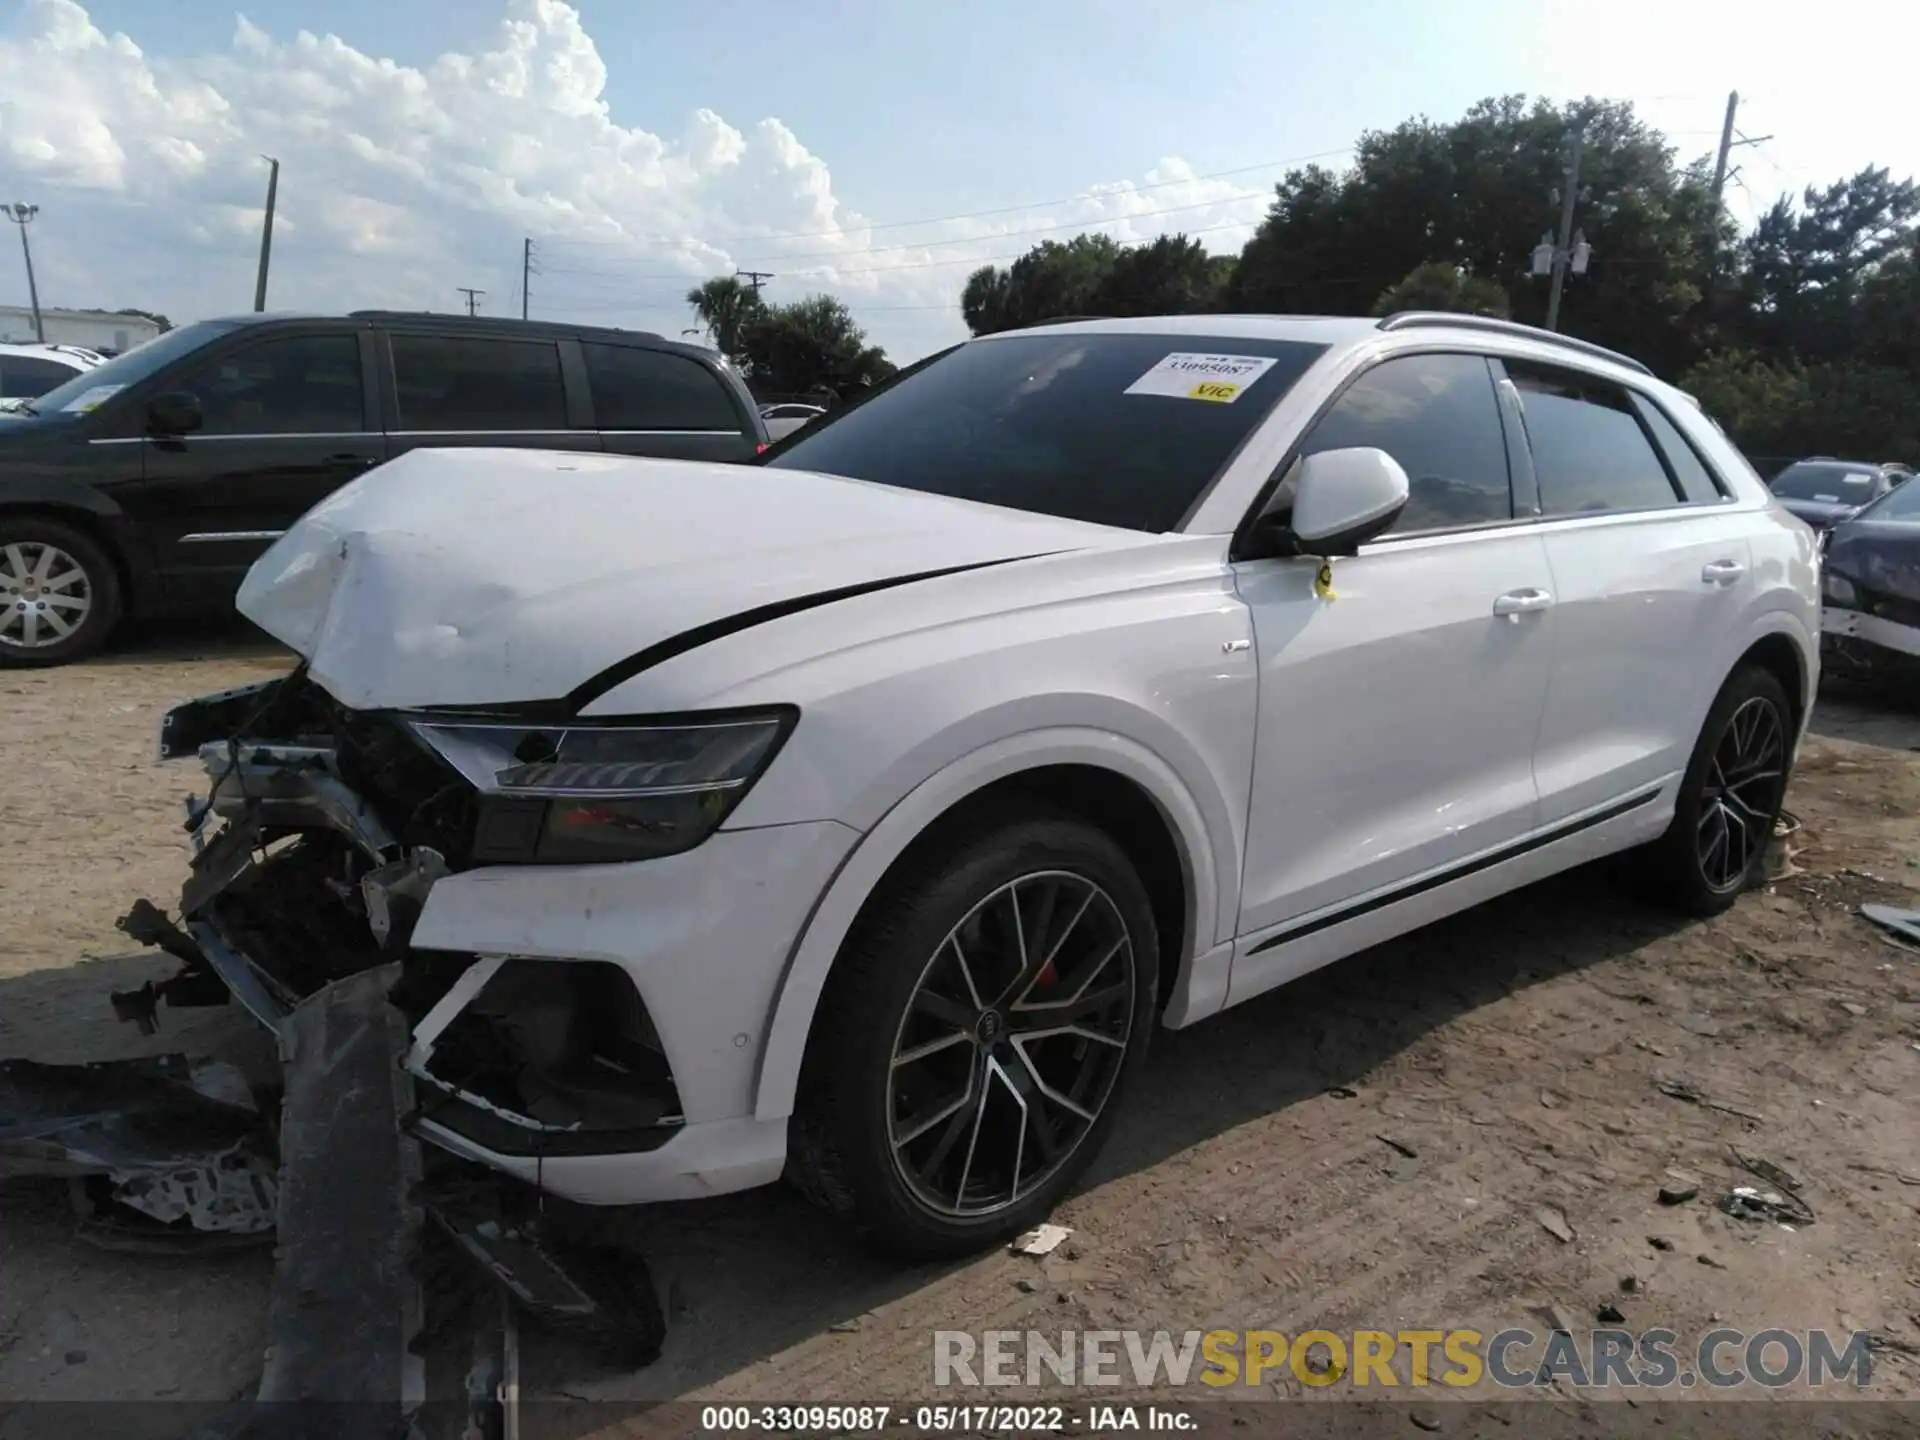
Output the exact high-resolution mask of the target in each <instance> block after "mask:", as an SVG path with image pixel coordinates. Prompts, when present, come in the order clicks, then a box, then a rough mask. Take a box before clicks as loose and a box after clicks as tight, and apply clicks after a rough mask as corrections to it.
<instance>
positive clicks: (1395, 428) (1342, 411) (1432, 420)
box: [1300, 355, 1513, 534]
mask: <svg viewBox="0 0 1920 1440" xmlns="http://www.w3.org/2000/svg"><path fill="white" fill-rule="evenodd" d="M1353 446H1370V447H1372V448H1374V449H1377V450H1384V451H1386V452H1387V453H1388V454H1389V455H1391V456H1393V458H1394V459H1395V460H1398V461H1399V462H1400V468H1401V469H1403V470H1405V471H1406V472H1407V488H1408V499H1407V507H1406V509H1404V510H1402V511H1401V512H1400V518H1399V519H1397V520H1395V521H1394V523H1393V525H1392V527H1391V528H1390V530H1389V531H1388V533H1389V534H1406V533H1408V532H1411V531H1418V530H1447V529H1453V528H1456V527H1459V526H1464V525H1489V524H1495V523H1497V522H1499V521H1502V520H1510V519H1512V518H1513V489H1512V485H1511V483H1510V481H1509V479H1508V475H1507V446H1506V436H1505V432H1504V431H1503V430H1502V429H1501V426H1500V406H1499V401H1498V399H1497V398H1496V396H1495V393H1494V388H1493V374H1492V372H1491V371H1490V370H1489V369H1488V368H1487V362H1486V361H1485V360H1484V359H1482V358H1481V357H1480V356H1478V355H1403V356H1400V357H1399V358H1397V359H1393V360H1387V361H1385V362H1383V363H1381V364H1379V365H1376V366H1374V368H1373V369H1371V370H1368V371H1367V372H1365V373H1364V374H1362V375H1361V376H1360V378H1359V379H1357V380H1355V381H1354V382H1353V384H1351V385H1350V386H1348V387H1347V389H1346V391H1345V392H1344V393H1343V394H1342V395H1341V396H1340V398H1339V399H1338V400H1336V401H1335V402H1334V403H1333V407H1332V408H1331V409H1330V410H1328V411H1327V413H1326V414H1325V415H1323V416H1321V418H1320V420H1319V422H1318V423H1317V424H1315V426H1314V427H1313V429H1312V431H1310V432H1309V433H1308V435H1307V438H1306V441H1305V442H1304V443H1303V444H1302V446H1301V448H1300V453H1301V454H1302V455H1314V454H1318V453H1320V452H1321V451H1323V450H1344V449H1347V448H1349V447H1353Z"/></svg>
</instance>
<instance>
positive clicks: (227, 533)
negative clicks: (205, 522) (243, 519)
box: [180, 530, 287, 545]
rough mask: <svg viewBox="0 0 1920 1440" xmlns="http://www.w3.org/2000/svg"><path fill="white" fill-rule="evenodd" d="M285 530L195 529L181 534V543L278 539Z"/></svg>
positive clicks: (211, 543)
mask: <svg viewBox="0 0 1920 1440" xmlns="http://www.w3.org/2000/svg"><path fill="white" fill-rule="evenodd" d="M286 533H287V532H286V531H284V530H196V531H194V533H193V534H191V535H182V536H181V537H180V543H181V544H182V545H217V544H223V543H227V542H232V543H236V544H237V543H239V542H240V541H243V540H278V539H279V538H280V537H281V536H282V535H284V534H286Z"/></svg>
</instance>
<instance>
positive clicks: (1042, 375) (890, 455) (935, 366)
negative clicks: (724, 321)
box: [766, 330, 1326, 531]
mask: <svg viewBox="0 0 1920 1440" xmlns="http://www.w3.org/2000/svg"><path fill="white" fill-rule="evenodd" d="M1325 348H1326V347H1325V346H1322V345H1313V344H1308V343H1305V342H1302V341H1297V340H1268V339H1253V338H1250V337H1247V336H1238V335H1236V336H1215V335H1143V334H1137V333H1133V332H1116V331H1104V332H1095V333H1080V334H1075V333H1063V332H1061V331H1046V330H1041V331H1035V332H1032V333H1026V334H1019V335H1007V336H1004V337H995V338H992V339H985V340H970V341H967V342H966V343H964V344H962V345H959V346H956V347H955V348H954V349H952V350H949V351H947V352H945V353H944V354H941V355H938V356H935V357H934V358H932V359H931V360H928V361H925V362H923V365H922V367H921V368H918V369H912V370H908V371H906V372H904V373H902V374H901V375H899V376H897V377H896V378H895V379H894V380H892V381H890V382H888V384H887V385H886V386H885V387H884V388H882V389H879V390H876V391H874V392H873V393H872V394H870V395H868V396H865V397H863V398H861V399H860V400H857V401H855V402H854V403H853V404H851V405H849V406H847V407H846V408H844V409H840V410H835V411H832V412H830V413H829V415H828V416H827V418H825V419H822V420H816V421H813V422H812V423H810V424H808V425H806V426H804V427H802V428H801V429H800V430H798V431H796V432H795V433H794V434H793V435H792V436H791V437H790V438H788V439H787V440H784V441H782V442H781V445H780V447H779V448H778V449H777V450H775V451H774V452H773V453H772V454H771V455H770V456H769V457H768V459H767V461H766V463H767V464H768V465H769V466H772V467H774V468H776V469H780V468H789V467H790V468H792V469H795V470H823V471H826V472H827V473H829V474H833V475H846V476H850V477H851V478H853V479H856V480H870V481H873V482H875V483H877V484H881V485H893V486H898V487H900V488H902V489H906V490H921V491H925V492H927V493H929V494H933V495H949V496H953V497H955V498H958V499H962V500H974V501H980V502H983V503H985V504H989V505H1004V506H1007V507H1009V508H1011V509H1015V510H1027V511H1031V512H1034V513H1036V514H1041V515H1054V516H1058V517H1060V518H1062V519H1068V520H1086V521H1092V522H1094V523H1096V524H1100V525H1115V526H1120V527H1123V528H1125V529H1128V530H1146V531H1164V530H1171V529H1173V528H1174V527H1175V526H1177V525H1178V524H1179V523H1180V521H1181V519H1182V518H1183V517H1184V516H1185V515H1186V513H1187V510H1188V509H1189V507H1191V506H1192V505H1193V503H1194V501H1195V500H1197V499H1199V497H1200V496H1201V495H1202V494H1203V493H1204V492H1205V491H1206V488H1207V487H1208V485H1210V484H1211V483H1212V482H1213V479H1214V477H1215V476H1216V475H1218V474H1219V473H1220V471H1221V470H1222V469H1223V468H1224V467H1225V466H1226V464H1227V462H1228V461H1229V460H1231V459H1232V458H1233V455H1234V453H1235V452H1236V451H1237V450H1238V449H1239V448H1240V445H1241V443H1242V442H1243V441H1244V440H1245V439H1246V438H1247V436H1248V435H1250V434H1252V433H1253V431H1254V430H1255V429H1256V428H1257V427H1258V426H1259V424H1260V422H1261V421H1262V420H1263V419H1265V418H1266V416H1267V414H1268V412H1269V411H1270V410H1272V408H1273V405H1274V402H1275V401H1276V400H1278V399H1279V398H1280V397H1281V396H1282V395H1284V394H1286V392H1287V391H1288V390H1289V389H1290V388H1291V387H1292V386H1293V384H1294V382H1295V381H1297V380H1298V379H1299V378H1300V377H1301V375H1303V374H1305V373H1306V370H1307V368H1308V367H1309V366H1310V365H1312V364H1313V362H1314V361H1315V360H1317V359H1319V358H1320V356H1321V355H1322V354H1323V353H1324V352H1325Z"/></svg>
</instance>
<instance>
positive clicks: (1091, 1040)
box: [789, 813, 1159, 1259]
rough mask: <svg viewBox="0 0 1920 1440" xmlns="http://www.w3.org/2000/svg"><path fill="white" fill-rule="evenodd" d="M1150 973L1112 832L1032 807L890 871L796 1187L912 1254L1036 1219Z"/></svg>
mask: <svg viewBox="0 0 1920 1440" xmlns="http://www.w3.org/2000/svg"><path fill="white" fill-rule="evenodd" d="M1158 967H1159V960H1158V954H1157V946H1156V939H1155V931H1154V922H1153V911H1152V906H1151V904H1150V903H1149V901H1148V898H1147V894H1146V890H1145V887H1144V886H1143V885H1142V884H1141V882H1140V879H1139V876H1138V875H1137V874H1136V873H1135V872H1134V869H1133V867H1132V865H1131V864H1130V863H1129V861H1128V860H1127V857H1126V855H1125V854H1124V853H1123V852H1122V851H1121V849H1120V847H1119V846H1118V845H1116V844H1115V843H1114V842H1113V841H1112V840H1111V839H1110V838H1109V837H1108V836H1107V835H1106V834H1105V833H1104V832H1102V831H1100V830H1099V829H1097V828H1095V827H1093V826H1091V825H1088V824H1087V823H1085V822H1084V821H1081V820H1079V819H1077V818H1075V817H1072V816H1068V815H1064V814H1039V815H1036V814H1033V813H1028V814H1026V815H1024V816H1012V815H1006V814H1003V815H1002V816H1001V817H999V818H998V819H997V820H990V821H987V822H985V823H981V824H977V825H973V826H970V827H968V828H967V829H966V830H964V831H961V832H958V833H956V834H955V835H954V836H953V837H951V841H950V843H947V844H943V845H941V846H940V847H939V848H938V850H937V851H936V852H934V853H931V854H929V855H928V856H926V857H925V858H924V859H920V860H917V861H915V862H910V864H909V866H908V868H907V871H906V873H903V874H898V875H896V876H893V877H890V878H889V881H888V882H887V886H886V889H885V891H884V892H883V893H882V894H881V895H879V896H877V897H876V900H875V901H874V903H873V904H872V905H871V906H870V907H869V912H868V913H867V914H866V915H865V916H863V917H862V921H861V923H860V925H859V926H858V927H857V928H856V930H855V932H854V934H853V935H852V936H851V937H850V938H849V942H848V945H847V947H846V949H845V950H844V951H843V952H842V954H841V957H840V960H839V961H838V963H837V964H836V966H835V968H834V973H833V975H832V977H831V978H830V980H829V984H828V987H827V991H826V993H825V994H823V995H822V997H821V1002H820V1011H819V1020H818V1022H817V1024H816V1028H815V1033H814V1035H813V1037H812V1039H811V1041H810V1043H809V1046H808V1057H807V1065H806V1069H805V1073H804V1074H803V1076H802V1088H801V1097H800V1107H799V1111H798V1113H797V1114H796V1115H795V1117H794V1124H793V1129H792V1134H791V1136H790V1145H789V1151H790V1156H791V1160H790V1167H791V1172H792V1176H793V1178H794V1179H795V1181H796V1182H797V1183H798V1184H799V1186H800V1188H801V1189H802V1190H803V1191H804V1192H806V1193H807V1194H808V1195H809V1196H810V1197H811V1198H813V1199H816V1200H818V1201H821V1202H823V1203H825V1204H826V1205H828V1206H829V1207H830V1208H832V1209H835V1210H838V1211H841V1212H843V1213H846V1214H849V1215H851V1216H852V1217H853V1219H854V1220H855V1222H856V1223H857V1224H858V1225H859V1226H860V1228H861V1229H862V1230H863V1231H865V1232H866V1233H867V1235H868V1236H869V1237H870V1238H871V1239H872V1240H873V1241H874V1242H875V1243H876V1244H877V1245H879V1246H880V1247H881V1248H882V1249H884V1250H887V1251H889V1252H890V1253H893V1254H896V1255H901V1256H905V1257H908V1258H914V1259H932V1258H941V1257H945V1256H952V1255H960V1254H965V1253H967V1252H969V1251H972V1250H976V1249H979V1248H981V1247H982V1246H985V1245H988V1244H992V1243H994V1242H996V1241H999V1240H1003V1239H1005V1238H1007V1237H1009V1236H1011V1235H1014V1234H1016V1233H1018V1232H1019V1231H1021V1230H1024V1229H1027V1228H1030V1227H1031V1226H1032V1225H1034V1224H1036V1223H1038V1222H1039V1221H1040V1220H1043V1219H1045V1218H1046V1216H1047V1215H1048V1214H1049V1213H1050V1212H1051V1210H1052V1209H1053V1207H1054V1205H1055V1204H1056V1203H1057V1202H1058V1201H1059V1200H1060V1199H1061V1197H1062V1196H1064V1195H1065V1194H1066V1193H1067V1191H1068V1190H1069V1189H1071V1188H1072V1186H1073V1184H1074V1182H1075V1181H1076V1180H1077V1179H1078V1178H1079V1177H1080V1175H1081V1174H1082V1173H1083V1172H1084V1171H1085V1169H1086V1167H1087V1165H1088V1164H1090V1163H1091V1162H1092V1160H1093V1158H1094V1156H1095V1154H1096V1153H1097V1152H1098V1150H1099V1148H1100V1146H1101V1145H1102V1144H1103V1143H1104V1141H1105V1140H1106V1137H1107V1134H1108V1132H1109V1131H1110V1129H1111V1128H1112V1123H1113V1116H1114V1112H1115V1109H1116V1107H1117V1105H1118V1103H1119V1099H1120V1094H1121V1090H1122V1086H1123V1082H1124V1081H1125V1079H1126V1077H1127V1076H1128V1074H1129V1073H1130V1072H1131V1071H1132V1069H1133V1068H1134V1066H1135V1065H1136V1064H1137V1063H1138V1062H1139V1059H1140V1057H1141V1055H1142V1054H1143V1053H1144V1051H1145V1049H1146V1045H1147V1038H1148V1035H1149V1033H1150V1032H1151V1029H1152V1024H1153V1017H1154V1014H1155V1013H1156V1009H1155V997H1154V990H1155V984H1156V979H1157V976H1158Z"/></svg>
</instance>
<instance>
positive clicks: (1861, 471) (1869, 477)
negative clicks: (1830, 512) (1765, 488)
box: [1773, 460, 1880, 505]
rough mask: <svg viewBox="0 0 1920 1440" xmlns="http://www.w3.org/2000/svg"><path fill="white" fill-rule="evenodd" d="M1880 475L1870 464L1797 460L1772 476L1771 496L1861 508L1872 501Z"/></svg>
mask: <svg viewBox="0 0 1920 1440" xmlns="http://www.w3.org/2000/svg"><path fill="white" fill-rule="evenodd" d="M1879 478H1880V472H1879V471H1878V470H1877V469H1875V468H1874V467H1873V466H1871V465H1828V464H1818V463H1815V462H1812V461H1806V460H1803V461H1801V462H1800V463H1799V464H1798V465H1789V466H1788V467H1787V468H1786V469H1784V470H1782V471H1781V472H1780V473H1779V474H1778V475H1776V476H1774V477H1773V493H1774V494H1776V495H1778V496H1779V497H1780V498H1781V499H1782V500H1824V501H1830V502H1832V503H1833V504H1836V505H1864V504H1866V503H1867V501H1869V500H1871V499H1872V498H1873V487H1874V483H1875V482H1876V481H1877V480H1878V479H1879Z"/></svg>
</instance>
